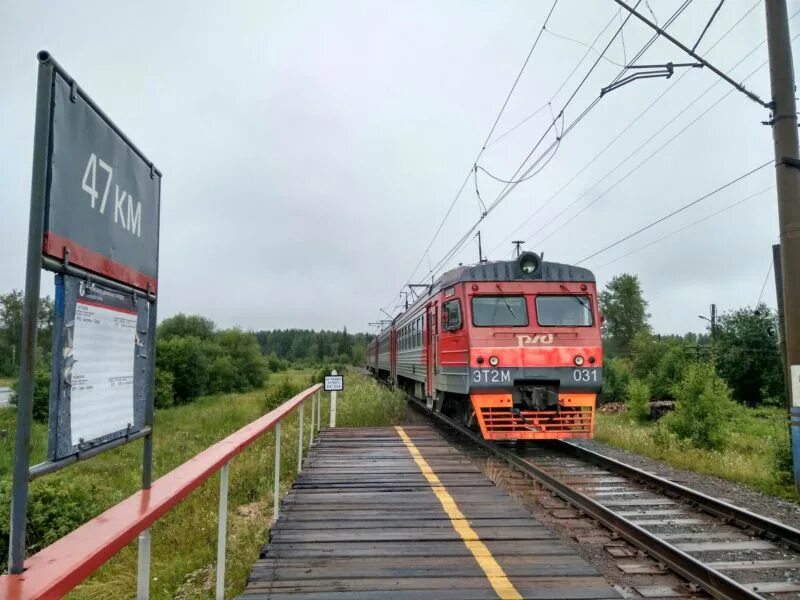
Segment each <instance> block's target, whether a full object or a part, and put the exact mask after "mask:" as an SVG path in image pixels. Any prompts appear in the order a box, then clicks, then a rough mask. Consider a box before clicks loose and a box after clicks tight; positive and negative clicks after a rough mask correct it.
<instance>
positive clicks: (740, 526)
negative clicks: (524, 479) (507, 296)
mask: <svg viewBox="0 0 800 600" xmlns="http://www.w3.org/2000/svg"><path fill="white" fill-rule="evenodd" d="M410 402H411V403H412V405H414V406H415V407H416V408H418V409H420V410H421V411H422V412H423V413H424V414H426V415H428V416H429V417H433V418H434V419H435V420H437V421H439V422H441V423H442V424H444V425H446V426H447V427H449V428H451V429H453V430H455V431H457V432H458V433H459V434H460V435H461V436H463V437H465V438H466V439H468V440H469V441H470V442H472V443H474V444H476V445H478V446H480V447H481V448H483V449H484V450H486V451H488V452H489V453H490V454H491V455H493V456H495V457H497V458H499V459H502V460H503V461H505V462H506V463H507V464H508V465H510V466H511V467H512V468H514V469H516V470H518V471H520V472H522V473H524V474H525V475H527V476H528V477H530V478H532V479H533V480H535V481H536V482H537V483H538V484H539V485H541V486H543V487H544V488H546V489H548V490H549V491H550V492H552V493H553V494H555V495H557V496H559V497H560V498H562V499H563V500H564V501H566V502H567V503H569V504H570V505H572V506H573V507H574V508H576V509H577V510H578V511H580V513H582V514H584V515H586V516H587V517H589V518H591V519H593V520H594V521H596V522H598V523H600V524H601V525H603V526H604V527H606V528H607V529H609V530H610V531H611V532H613V533H614V534H616V535H617V536H619V537H620V538H622V539H624V540H625V541H627V542H628V543H629V544H631V545H633V546H634V547H636V548H638V549H639V550H642V551H643V552H645V553H646V554H648V555H649V556H650V557H651V558H653V559H654V560H656V561H657V562H658V563H660V564H662V565H664V566H665V567H667V568H668V569H669V570H671V571H672V572H674V573H676V574H677V575H679V576H680V577H682V578H683V579H685V580H686V581H687V582H689V584H690V586H691V587H692V588H695V587H696V588H697V589H701V590H703V591H705V592H706V593H708V594H709V595H710V596H712V597H714V598H724V599H751V600H753V599H765V598H767V599H784V598H800V531H798V530H797V529H794V528H792V527H788V526H786V525H784V524H782V523H779V522H777V521H774V520H772V519H769V518H767V517H764V516H761V515H758V514H755V513H753V512H751V511H748V510H745V509H743V508H740V507H737V506H734V505H732V504H730V503H728V502H725V501H723V500H719V499H716V498H712V497H710V496H707V495H705V494H703V493H701V492H698V491H696V490H692V489H690V488H687V487H685V486H682V485H680V484H678V483H675V482H672V481H669V480H667V479H664V478H662V477H658V476H657V475H653V474H652V473H648V472H645V471H642V470H639V469H636V468H635V467H632V466H630V465H627V464H624V463H621V462H619V461H616V460H614V459H611V458H608V457H606V456H603V455H601V454H597V453H595V452H592V451H590V450H588V449H586V448H582V447H580V446H578V445H576V444H574V443H569V442H558V443H555V444H549V445H540V446H536V447H535V448H530V447H528V448H508V447H503V446H498V445H497V444H494V443H491V442H487V441H485V440H483V439H482V438H481V437H480V436H479V435H477V434H475V433H474V432H473V431H471V430H469V429H467V428H465V427H463V426H461V425H459V424H457V423H455V422H453V421H451V420H450V419H449V418H447V417H445V416H443V415H439V414H435V413H431V412H430V411H428V410H427V409H426V408H425V406H424V404H422V403H420V402H418V401H417V400H416V399H413V398H410Z"/></svg>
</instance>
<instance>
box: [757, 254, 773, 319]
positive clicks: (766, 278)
mask: <svg viewBox="0 0 800 600" xmlns="http://www.w3.org/2000/svg"><path fill="white" fill-rule="evenodd" d="M770 273H772V259H770V261H769V269H767V274H766V275H764V283H762V284H761V292H760V293H759V294H758V301H757V302H756V308H758V306H759V305H760V304H761V298H763V297H764V290H765V289H767V281H769V274H770Z"/></svg>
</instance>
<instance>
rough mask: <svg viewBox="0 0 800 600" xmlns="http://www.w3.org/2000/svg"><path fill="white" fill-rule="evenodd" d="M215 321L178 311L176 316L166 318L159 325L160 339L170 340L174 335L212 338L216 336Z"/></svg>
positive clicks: (204, 338) (202, 338) (203, 338)
mask: <svg viewBox="0 0 800 600" xmlns="http://www.w3.org/2000/svg"><path fill="white" fill-rule="evenodd" d="M214 330H215V326H214V321H212V320H211V319H206V318H205V317H201V316H200V315H185V314H183V313H178V314H177V315H175V316H174V317H170V318H169V319H164V320H163V321H162V322H161V325H159V326H158V339H160V340H168V339H170V338H173V337H195V338H198V339H201V340H210V339H212V338H213V337H214Z"/></svg>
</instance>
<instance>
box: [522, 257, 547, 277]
mask: <svg viewBox="0 0 800 600" xmlns="http://www.w3.org/2000/svg"><path fill="white" fill-rule="evenodd" d="M517 261H518V263H519V268H520V270H521V271H522V272H523V273H524V274H525V275H533V274H534V273H536V271H538V270H539V267H541V266H542V259H540V258H539V255H538V254H534V253H533V252H523V253H522V254H520V255H519V259H517Z"/></svg>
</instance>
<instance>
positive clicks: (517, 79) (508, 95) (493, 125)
mask: <svg viewBox="0 0 800 600" xmlns="http://www.w3.org/2000/svg"><path fill="white" fill-rule="evenodd" d="M557 4H558V0H554V1H553V5H552V6H551V7H550V11H549V12H548V13H547V17H546V18H545V20H544V23H543V24H542V28H541V29H540V30H539V33H538V35H537V36H536V39H535V40H534V42H533V44H532V45H531V49H530V51H529V52H528V55H527V56H526V57H525V62H523V63H522V67H521V68H520V70H519V73H518V74H517V77H516V79H515V80H514V84H513V85H512V86H511V89H510V90H509V92H508V94H507V95H506V99H505V101H504V102H503V105H502V106H501V107H500V111H499V112H498V114H497V117H496V118H495V120H494V123H493V124H492V127H491V129H490V130H489V134H488V135H487V136H486V139H485V140H484V142H483V144H482V145H481V149H480V151H479V152H478V154H477V156H476V157H475V160H474V161H473V165H474V164H477V162H478V161H479V160H480V158H481V156H482V155H483V152H484V151H485V150H486V144H487V143H488V142H489V140H490V139H491V137H492V134H493V133H494V130H495V128H496V127H497V124H498V123H499V122H500V118H501V117H502V116H503V112H504V111H505V109H506V106H508V102H509V100H510V98H511V96H512V94H513V93H514V90H515V89H516V87H517V83H519V80H520V78H521V77H522V73H523V72H524V71H525V68H526V67H527V66H528V63H529V62H530V60H531V57H532V56H533V53H534V51H535V50H536V46H537V45H538V44H539V40H540V39H541V38H542V32H543V31H544V29H545V27H547V22H548V21H549V20H550V17H551V16H552V14H553V11H554V10H555V8H556V5H557ZM471 174H472V168H470V170H469V171H468V172H467V175H466V177H465V178H464V181H463V182H462V183H461V186H460V187H459V188H458V192H457V193H456V195H455V197H454V198H453V200H452V201H451V202H450V205H449V206H448V208H447V212H446V213H445V215H444V217H443V218H442V220H441V222H440V223H439V226H438V227H437V228H436V231H435V232H434V234H433V237H432V238H431V241H430V242H429V243H428V245H427V247H426V248H425V251H424V252H423V253H422V256H420V259H419V261H418V262H417V264H416V265H415V266H414V270H413V271H412V272H411V275H410V276H409V277H408V280H407V282H410V281H411V280H412V279H413V278H414V275H415V274H416V272H417V269H419V266H420V265H421V264H422V261H423V260H424V259H425V256H426V255H427V254H428V252H430V249H431V247H432V246H433V243H434V242H435V241H436V238H437V237H438V236H439V233H440V232H441V231H442V227H444V224H445V222H447V219H448V218H449V217H450V214H451V213H452V212H453V207H454V206H455V205H456V202H458V199H459V197H460V196H461V194H462V193H463V192H464V188H465V187H466V186H467V182H468V181H469V177H470V175H471ZM403 287H405V286H403ZM392 302H393V300H392V301H390V302H389V303H388V304H387V305H385V306H384V307H383V308H384V309H385V308H387V307H388V306H389V305H391V304H392Z"/></svg>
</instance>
